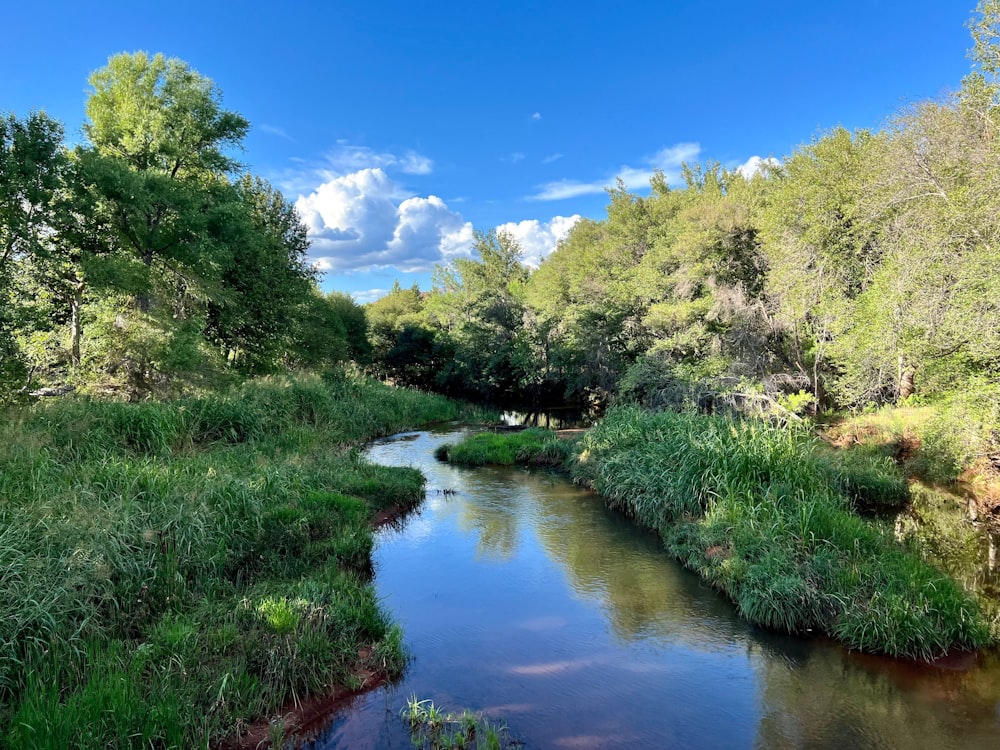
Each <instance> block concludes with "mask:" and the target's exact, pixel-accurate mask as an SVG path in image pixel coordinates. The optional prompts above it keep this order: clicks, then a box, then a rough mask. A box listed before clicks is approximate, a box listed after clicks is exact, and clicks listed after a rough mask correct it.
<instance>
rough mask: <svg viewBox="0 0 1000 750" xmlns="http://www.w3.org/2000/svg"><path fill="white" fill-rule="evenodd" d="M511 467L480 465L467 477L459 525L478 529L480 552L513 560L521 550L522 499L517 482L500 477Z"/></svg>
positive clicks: (464, 478) (497, 557)
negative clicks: (519, 545)
mask: <svg viewBox="0 0 1000 750" xmlns="http://www.w3.org/2000/svg"><path fill="white" fill-rule="evenodd" d="M508 471H510V470H505V469H495V468H487V469H476V470H474V471H469V472H468V473H467V474H466V476H464V477H463V484H464V487H465V489H466V493H463V497H462V498H461V505H459V506H458V527H459V528H460V529H461V530H462V531H464V532H468V533H475V534H476V535H477V538H478V541H477V544H476V550H477V553H478V554H479V555H482V556H483V557H488V558H491V559H494V560H509V559H510V558H512V557H513V556H514V553H515V552H516V551H517V545H518V532H519V522H518V517H519V516H520V515H521V514H522V509H521V503H520V501H519V498H518V497H517V493H516V492H512V491H511V488H512V487H515V488H516V487H517V483H516V482H511V481H509V480H506V481H497V474H499V475H500V477H504V476H505V475H506V474H507V472H508Z"/></svg>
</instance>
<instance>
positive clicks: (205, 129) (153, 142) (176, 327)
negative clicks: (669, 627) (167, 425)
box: [0, 53, 367, 402]
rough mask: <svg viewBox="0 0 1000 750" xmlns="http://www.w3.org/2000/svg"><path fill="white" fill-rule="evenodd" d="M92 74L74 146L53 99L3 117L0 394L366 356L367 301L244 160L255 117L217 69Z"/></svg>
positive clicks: (172, 65) (144, 385)
mask: <svg viewBox="0 0 1000 750" xmlns="http://www.w3.org/2000/svg"><path fill="white" fill-rule="evenodd" d="M90 86H91V93H90V96H89V99H88V101H87V105H86V115H87V119H86V122H85V124H84V127H83V133H84V136H85V142H84V143H83V144H81V145H78V146H75V147H73V148H69V147H68V146H67V145H66V143H65V141H64V132H63V128H62V126H61V125H60V124H59V123H57V122H55V121H54V120H52V119H51V118H49V117H48V116H47V115H45V114H44V113H41V112H34V113H30V114H28V115H26V116H24V117H21V118H19V117H17V116H16V115H14V114H8V115H6V116H3V117H0V402H3V401H10V400H13V399H15V398H16V397H17V396H18V395H19V394H24V393H26V392H29V391H30V390H31V389H33V388H35V387H37V385H39V384H51V383H59V384H69V385H88V386H89V387H91V388H98V389H100V388H104V389H113V390H115V391H116V392H119V393H122V392H123V393H125V394H127V395H129V396H131V397H142V396H146V395H149V394H150V393H160V392H169V391H170V390H171V386H173V385H176V384H178V383H182V382H190V381H192V380H199V379H201V380H204V379H206V378H211V376H213V375H219V374H224V373H226V372H239V373H246V374H257V373H261V372H268V371H272V370H275V369H277V368H279V367H289V366H303V367H322V366H324V365H327V364H330V363H335V362H339V361H341V360H344V359H346V358H349V357H352V356H364V354H365V353H366V351H367V341H366V338H365V333H364V314H363V311H362V310H361V308H359V307H358V306H357V305H355V303H354V302H353V300H351V299H350V297H348V296H346V295H341V294H336V293H335V294H330V295H323V294H321V293H320V292H319V290H318V288H317V286H316V278H315V271H314V269H313V268H312V267H311V266H310V264H309V263H308V262H307V259H306V251H307V249H308V240H307V237H306V230H305V228H304V226H303V225H302V223H301V222H300V221H299V218H298V216H297V215H296V213H295V210H294V206H292V205H291V204H290V203H289V202H288V201H287V200H286V199H285V198H284V197H283V196H282V194H281V193H280V192H279V191H278V190H277V189H275V188H274V187H272V186H271V185H269V184H268V183H267V182H266V181H265V180H263V179H261V178H259V177H256V176H253V175H250V174H247V173H246V172H245V171H243V170H242V169H241V167H240V165H239V163H238V162H237V161H235V160H234V158H233V156H232V154H233V153H234V152H237V151H238V150H239V149H240V148H241V146H242V141H243V138H244V137H245V135H246V133H247V131H248V128H249V124H248V122H247V121H246V120H245V119H244V118H243V117H241V116H240V115H239V114H237V113H235V112H231V111H228V110H226V109H224V108H223V106H222V100H221V94H220V91H219V89H218V88H217V87H216V85H215V84H214V83H213V82H212V81H211V80H209V79H207V78H205V77H203V76H201V75H199V74H198V73H197V72H196V71H194V70H192V69H191V68H190V67H189V66H188V65H187V64H185V63H184V62H182V61H180V60H176V59H168V58H165V57H163V56H162V55H155V56H149V55H147V54H145V53H135V54H120V55H116V56H114V57H112V58H111V59H110V60H109V62H108V65H107V66H106V67H104V68H102V69H100V70H98V71H96V72H95V73H94V74H93V75H92V76H91V77H90Z"/></svg>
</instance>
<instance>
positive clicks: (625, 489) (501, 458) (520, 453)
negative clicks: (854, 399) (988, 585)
mask: <svg viewBox="0 0 1000 750" xmlns="http://www.w3.org/2000/svg"><path fill="white" fill-rule="evenodd" d="M439 457H440V458H442V459H446V460H449V461H454V462H458V463H466V464H472V465H480V464H484V463H499V464H511V463H522V464H547V465H558V466H563V467H565V468H567V469H568V470H569V471H570V472H571V473H572V475H573V477H574V479H576V480H577V481H580V482H583V483H587V484H590V485H591V486H593V487H594V488H595V489H596V490H597V491H598V492H599V493H600V494H601V495H603V496H604V498H605V499H606V501H607V503H608V504H609V505H610V506H611V507H614V508H616V509H618V510H620V511H623V512H624V513H626V514H627V515H629V516H631V517H632V518H634V519H635V520H636V521H637V522H638V523H640V524H642V525H644V526H647V527H649V528H651V529H654V530H656V531H657V532H659V534H660V535H661V537H662V538H663V540H664V542H665V545H666V547H667V549H668V550H669V551H670V552H671V553H673V554H674V555H676V556H677V557H678V558H679V559H680V560H681V561H682V562H684V564H685V565H687V566H688V567H689V568H691V569H692V570H694V571H696V572H697V573H699V574H700V575H701V576H702V577H703V578H704V579H705V580H706V581H708V582H709V583H711V584H712V585H713V586H714V587H716V588H717V589H719V590H720V591H722V592H723V593H724V594H726V595H727V596H728V597H729V598H730V599H731V600H732V601H733V602H734V604H735V605H736V607H737V609H738V610H739V612H740V614H741V615H742V616H743V617H745V618H746V619H747V620H749V621H750V622H753V623H755V624H758V625H762V626H764V627H768V628H773V629H776V630H781V631H785V632H789V633H805V632H825V633H827V634H829V635H830V636H832V637H834V638H836V639H838V640H840V641H841V642H843V643H844V644H845V645H847V646H848V647H850V648H856V649H860V650H863V651H869V652H879V653H886V654H891V655H895V656H912V657H922V658H932V657H935V656H939V655H941V654H943V653H945V652H946V651H948V650H949V649H952V648H968V649H973V648H978V647H980V646H983V645H984V644H985V643H986V642H987V641H988V640H989V635H988V628H987V625H986V620H985V618H984V617H983V616H982V614H981V612H980V610H979V608H978V606H977V605H976V603H975V601H974V600H973V599H972V598H971V597H970V596H969V595H968V594H967V593H966V592H965V591H963V590H962V589H960V588H959V587H958V586H957V585H956V584H955V582H954V581H953V580H951V579H950V578H948V577H947V576H945V575H943V574H942V573H940V572H939V571H938V570H937V569H936V568H934V567H932V566H930V565H928V564H927V563H925V562H923V561H922V560H921V559H919V557H918V556H917V555H915V554H913V553H911V552H909V551H907V550H906V549H904V548H903V547H902V546H901V545H900V544H898V543H897V542H896V541H895V540H894V539H893V538H892V537H891V536H890V535H889V534H888V533H887V532H885V531H883V530H881V529H880V528H879V526H878V525H876V524H873V523H869V522H868V521H866V520H865V519H863V518H862V517H860V516H859V515H858V514H857V512H855V511H864V512H869V511H880V510H892V509H896V508H899V507H900V506H901V505H903V504H905V503H906V502H907V501H908V499H909V489H908V487H907V484H906V481H905V479H904V478H903V476H902V474H901V473H900V472H899V470H898V469H897V468H896V467H895V466H894V465H893V463H892V461H891V460H890V459H889V458H888V457H886V456H885V455H884V454H882V453H881V452H880V451H878V450H877V449H876V450H870V449H867V448H864V447H859V448H852V449H849V450H842V451H833V450H831V449H830V448H829V447H827V446H826V445H825V444H822V443H821V442H820V441H819V440H817V439H816V438H815V437H814V436H812V435H811V434H809V433H808V432H807V431H805V430H804V429H794V428H781V427H776V426H771V425H768V424H765V423H762V422H756V421H745V422H733V421H730V420H728V419H725V418H721V417H705V416H699V415H694V414H676V413H673V412H661V413H650V412H645V411H642V410H640V409H637V408H618V409H614V410H612V411H611V412H609V413H608V415H607V416H606V417H605V418H604V419H603V420H601V421H600V422H599V423H598V424H597V425H595V426H594V427H593V428H592V429H591V430H589V431H588V432H587V433H586V435H585V436H584V437H583V439H582V440H581V441H579V442H578V443H569V442H566V441H561V440H559V439H558V438H556V437H555V435H554V434H553V433H546V432H545V431H532V430H526V431H524V432H519V433H504V434H490V433H482V434H478V435H474V436H472V437H470V438H468V439H467V440H465V441H463V442H462V443H459V444H458V445H455V446H445V447H444V448H443V449H442V450H441V451H440V454H439Z"/></svg>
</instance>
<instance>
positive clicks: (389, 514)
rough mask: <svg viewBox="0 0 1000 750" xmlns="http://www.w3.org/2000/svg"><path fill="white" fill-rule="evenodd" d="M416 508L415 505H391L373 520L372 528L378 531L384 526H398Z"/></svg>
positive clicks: (378, 513) (379, 512)
mask: <svg viewBox="0 0 1000 750" xmlns="http://www.w3.org/2000/svg"><path fill="white" fill-rule="evenodd" d="M415 507H416V506H414V505H390V506H389V507H388V508H382V510H380V511H378V512H377V513H376V514H375V517H374V518H373V519H372V526H373V527H374V528H376V529H381V528H382V527H383V526H392V525H394V524H397V523H399V522H400V520H401V519H402V518H403V516H405V515H406V514H407V513H409V512H410V511H411V510H413V509H414V508H415Z"/></svg>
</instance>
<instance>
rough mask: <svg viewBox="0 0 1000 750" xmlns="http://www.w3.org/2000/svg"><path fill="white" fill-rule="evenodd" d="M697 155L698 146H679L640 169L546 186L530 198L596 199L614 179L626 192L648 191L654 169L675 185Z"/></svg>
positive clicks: (651, 158)
mask: <svg viewBox="0 0 1000 750" xmlns="http://www.w3.org/2000/svg"><path fill="white" fill-rule="evenodd" d="M700 153H701V146H700V145H699V144H697V143H678V144H677V145H675V146H668V147H666V148H662V149H660V150H659V151H657V152H656V153H655V154H653V155H652V156H647V157H646V158H644V159H643V160H642V164H641V166H638V167H631V166H628V165H623V166H622V167H621V168H619V169H618V171H617V172H616V173H615V174H614V175H612V176H610V177H607V178H604V179H600V180H594V181H591V182H582V181H580V180H567V179H562V180H556V181H554V182H547V183H545V184H544V185H541V186H539V188H540V189H539V191H538V192H537V193H535V194H534V195H531V196H529V198H530V199H531V200H538V201H557V200H564V199H566V198H576V197H579V196H581V195H595V194H597V193H603V192H604V191H605V190H606V189H607V188H609V187H611V186H612V185H614V184H615V179H616V178H621V180H622V181H623V182H624V183H625V187H626V188H628V189H629V190H635V189H636V188H643V187H648V186H649V180H650V178H651V177H652V176H653V174H654V172H655V171H656V170H657V169H659V170H660V171H662V172H663V173H664V175H665V176H666V178H667V182H668V183H676V182H678V181H679V180H680V167H681V164H682V163H684V162H690V161H694V160H695V159H697V158H698V155H699V154H700Z"/></svg>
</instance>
